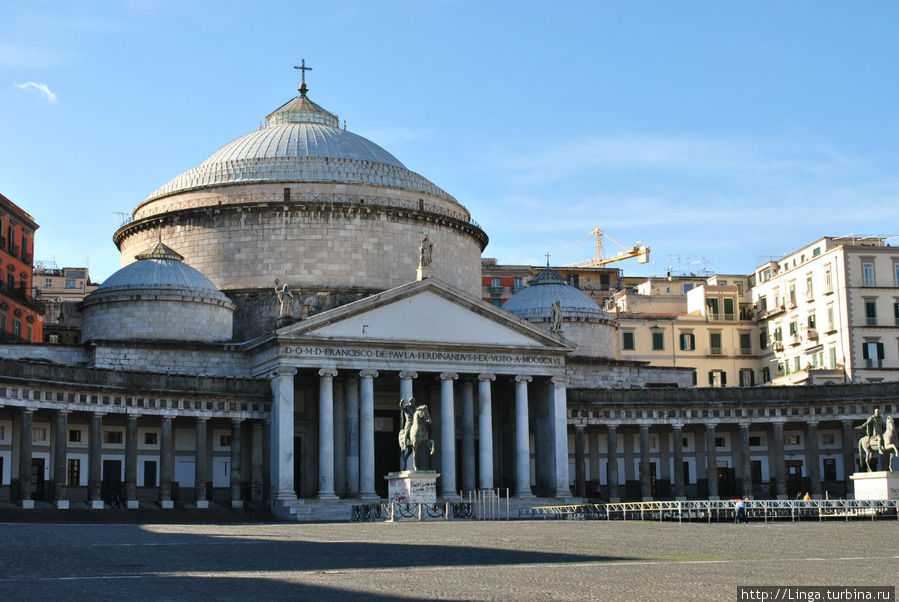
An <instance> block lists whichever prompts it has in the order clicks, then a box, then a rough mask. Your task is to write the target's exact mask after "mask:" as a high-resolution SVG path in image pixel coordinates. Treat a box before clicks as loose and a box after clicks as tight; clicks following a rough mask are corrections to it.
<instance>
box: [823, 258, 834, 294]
mask: <svg viewBox="0 0 899 602" xmlns="http://www.w3.org/2000/svg"><path fill="white" fill-rule="evenodd" d="M824 292H825V293H832V292H833V277H832V276H831V273H830V266H829V265H827V266H824Z"/></svg>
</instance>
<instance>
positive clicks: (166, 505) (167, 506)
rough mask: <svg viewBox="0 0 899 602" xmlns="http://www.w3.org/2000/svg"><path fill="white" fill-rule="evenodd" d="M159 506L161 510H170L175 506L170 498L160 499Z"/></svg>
mask: <svg viewBox="0 0 899 602" xmlns="http://www.w3.org/2000/svg"><path fill="white" fill-rule="evenodd" d="M159 507H160V508H162V509H163V510H171V509H172V508H174V507H175V502H173V501H172V500H160V501H159Z"/></svg>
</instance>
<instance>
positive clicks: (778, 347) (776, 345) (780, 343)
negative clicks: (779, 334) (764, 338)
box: [771, 341, 784, 351]
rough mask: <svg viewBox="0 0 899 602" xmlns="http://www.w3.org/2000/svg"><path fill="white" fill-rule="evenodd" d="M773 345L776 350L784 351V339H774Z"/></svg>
mask: <svg viewBox="0 0 899 602" xmlns="http://www.w3.org/2000/svg"><path fill="white" fill-rule="evenodd" d="M771 346H772V347H773V348H774V351H783V350H784V344H783V341H774V343H773V344H772V345H771Z"/></svg>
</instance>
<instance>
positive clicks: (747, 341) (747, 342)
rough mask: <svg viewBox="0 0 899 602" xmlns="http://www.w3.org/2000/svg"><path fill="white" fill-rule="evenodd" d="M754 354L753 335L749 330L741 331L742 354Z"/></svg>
mask: <svg viewBox="0 0 899 602" xmlns="http://www.w3.org/2000/svg"><path fill="white" fill-rule="evenodd" d="M751 354H752V335H750V334H749V333H748V332H741V333H740V355H751Z"/></svg>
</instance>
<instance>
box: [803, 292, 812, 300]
mask: <svg viewBox="0 0 899 602" xmlns="http://www.w3.org/2000/svg"><path fill="white" fill-rule="evenodd" d="M803 297H804V298H805V302H806V303H811V302H812V301H814V300H815V294H814V293H813V292H812V291H808V292H806V293H805V295H803Z"/></svg>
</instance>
